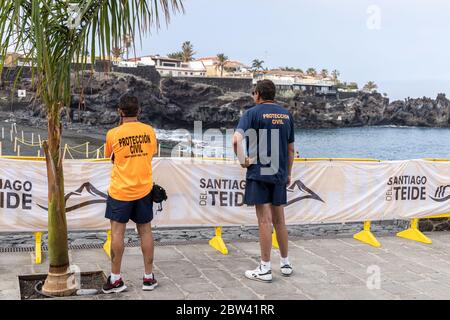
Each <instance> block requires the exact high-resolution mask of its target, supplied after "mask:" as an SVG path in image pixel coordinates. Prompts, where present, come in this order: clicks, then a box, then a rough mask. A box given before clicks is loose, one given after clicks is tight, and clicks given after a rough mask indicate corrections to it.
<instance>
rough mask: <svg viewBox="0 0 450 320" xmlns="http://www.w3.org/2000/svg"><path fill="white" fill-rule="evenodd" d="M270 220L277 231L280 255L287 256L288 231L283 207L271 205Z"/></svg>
mask: <svg viewBox="0 0 450 320" xmlns="http://www.w3.org/2000/svg"><path fill="white" fill-rule="evenodd" d="M271 211H272V221H273V226H274V227H275V231H276V233H277V241H278V245H279V247H280V255H281V257H282V258H287V257H288V231H287V228H286V221H285V218H284V207H282V206H271Z"/></svg>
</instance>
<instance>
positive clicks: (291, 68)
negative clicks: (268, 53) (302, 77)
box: [279, 67, 304, 73]
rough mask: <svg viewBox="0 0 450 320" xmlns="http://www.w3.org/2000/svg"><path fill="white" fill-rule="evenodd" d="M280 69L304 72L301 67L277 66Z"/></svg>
mask: <svg viewBox="0 0 450 320" xmlns="http://www.w3.org/2000/svg"><path fill="white" fill-rule="evenodd" d="M279 69H280V70H282V71H292V72H299V73H304V72H303V70H302V69H300V68H293V67H280V68H279Z"/></svg>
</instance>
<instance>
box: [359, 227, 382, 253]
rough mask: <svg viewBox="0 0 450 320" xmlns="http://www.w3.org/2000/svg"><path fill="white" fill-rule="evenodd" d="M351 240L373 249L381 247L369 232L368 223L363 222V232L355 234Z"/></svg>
mask: <svg viewBox="0 0 450 320" xmlns="http://www.w3.org/2000/svg"><path fill="white" fill-rule="evenodd" d="M353 238H354V239H356V240H358V241H361V242H363V243H365V244H368V245H370V246H372V247H375V248H379V247H381V243H380V242H379V241H378V240H377V238H375V236H374V235H373V233H372V231H371V230H370V221H366V222H364V230H363V231H361V232H359V233H357V234H355V235H354V236H353Z"/></svg>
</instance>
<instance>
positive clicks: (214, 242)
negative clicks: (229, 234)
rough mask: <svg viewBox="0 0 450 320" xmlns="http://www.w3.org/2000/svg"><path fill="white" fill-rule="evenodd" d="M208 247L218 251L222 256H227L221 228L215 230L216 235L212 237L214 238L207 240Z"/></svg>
mask: <svg viewBox="0 0 450 320" xmlns="http://www.w3.org/2000/svg"><path fill="white" fill-rule="evenodd" d="M209 245H210V246H211V247H213V248H214V249H216V250H217V251H219V252H220V253H221V254H223V255H227V254H228V248H227V246H226V245H225V242H224V241H223V239H222V228H221V227H217V228H216V235H215V236H214V238H212V239H211V240H209Z"/></svg>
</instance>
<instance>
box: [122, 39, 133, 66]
mask: <svg viewBox="0 0 450 320" xmlns="http://www.w3.org/2000/svg"><path fill="white" fill-rule="evenodd" d="M121 40H122V43H123V47H124V48H125V52H126V53H127V60H128V59H129V55H130V48H131V47H132V46H133V43H134V39H133V36H132V35H130V34H124V35H123V37H122V39H121Z"/></svg>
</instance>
